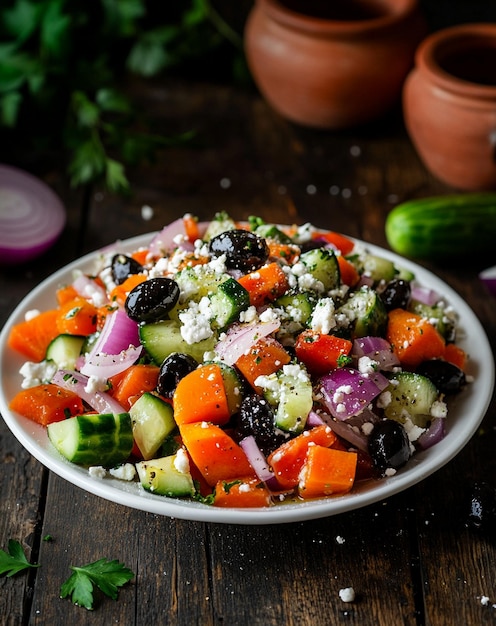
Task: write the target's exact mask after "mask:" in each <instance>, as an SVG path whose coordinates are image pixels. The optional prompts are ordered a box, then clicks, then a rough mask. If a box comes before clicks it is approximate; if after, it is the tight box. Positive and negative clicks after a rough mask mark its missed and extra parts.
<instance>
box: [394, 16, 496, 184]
mask: <svg viewBox="0 0 496 626" xmlns="http://www.w3.org/2000/svg"><path fill="white" fill-rule="evenodd" d="M403 110H404V118H405V124H406V127H407V130H408V133H409V135H410V137H411V140H412V143H413V144H414V146H415V148H416V149H417V152H418V154H419V156H420V158H421V159H422V161H423V162H424V163H425V165H426V167H427V168H428V169H429V170H430V171H431V173H432V174H434V176H436V177H437V178H439V179H440V180H441V181H443V182H445V183H447V184H448V185H451V186H454V187H457V188H459V189H464V190H472V191H477V190H479V191H483V190H489V189H494V188H496V24H464V25H461V26H453V27H450V28H445V29H443V30H440V31H438V32H436V33H433V34H432V35H430V36H429V37H427V38H426V39H425V41H423V42H422V44H421V45H420V46H419V48H418V50H417V53H416V60H415V69H414V70H412V72H411V74H410V75H409V77H408V79H407V81H406V82H405V86H404V92H403Z"/></svg>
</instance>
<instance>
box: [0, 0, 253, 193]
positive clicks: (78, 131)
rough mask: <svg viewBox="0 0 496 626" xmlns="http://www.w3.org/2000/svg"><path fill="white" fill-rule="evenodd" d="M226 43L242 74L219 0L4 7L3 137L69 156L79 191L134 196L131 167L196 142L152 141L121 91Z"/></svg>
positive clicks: (31, 2) (236, 41)
mask: <svg viewBox="0 0 496 626" xmlns="http://www.w3.org/2000/svg"><path fill="white" fill-rule="evenodd" d="M176 4H177V6H176ZM171 5H172V6H171ZM225 42H229V45H230V49H231V50H232V51H233V67H234V66H235V65H236V63H238V65H239V59H240V58H242V53H241V52H240V51H241V48H242V46H241V40H240V38H239V37H238V36H237V35H236V33H235V32H234V30H233V29H231V28H230V27H229V26H228V24H227V23H226V22H225V21H224V20H223V19H222V18H221V16H220V15H219V14H218V12H216V11H215V10H214V9H213V7H212V6H211V4H210V2H209V0H187V1H185V2H181V3H157V2H153V0H148V1H147V0H94V1H93V2H86V1H85V0H4V2H2V7H1V8H0V132H2V133H3V134H5V136H7V138H8V139H10V141H9V144H10V145H16V144H18V143H20V144H21V145H22V147H23V149H24V150H25V151H28V150H29V151H31V152H33V151H34V152H35V153H37V154H41V155H43V154H44V153H47V152H48V151H50V150H51V151H54V152H57V151H59V152H60V151H61V150H62V153H63V154H64V155H67V158H66V160H67V162H68V174H69V176H70V180H71V182H72V184H73V185H75V186H79V185H84V184H87V183H94V182H103V183H105V184H106V186H107V188H109V189H110V190H112V191H123V190H126V189H127V188H128V179H127V176H126V166H128V165H130V164H134V163H137V162H140V161H142V160H143V159H146V158H148V157H150V156H152V155H153V153H154V151H155V150H156V149H158V148H161V147H164V146H168V145H171V144H178V143H180V142H184V141H188V140H189V139H190V137H191V135H192V133H185V134H183V135H179V136H177V137H176V136H173V137H163V136H157V135H156V134H154V133H150V132H149V131H148V128H147V121H146V119H144V118H143V116H142V115H140V113H139V112H138V110H137V107H135V106H134V104H133V102H132V101H131V100H130V99H129V98H128V97H126V96H125V95H124V93H123V90H122V89H121V88H120V85H121V84H122V83H123V82H124V80H125V79H126V77H127V76H128V75H130V74H139V75H141V76H142V77H145V78H150V77H153V76H157V75H158V74H159V73H161V72H167V71H173V70H174V68H178V67H182V66H183V65H184V64H187V63H188V61H190V60H191V59H193V58H195V59H199V58H202V57H203V56H204V55H205V53H206V52H207V51H209V50H212V49H215V48H218V47H219V46H221V45H223V44H225ZM9 133H10V135H9ZM64 158H65V156H64Z"/></svg>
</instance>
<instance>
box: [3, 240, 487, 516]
mask: <svg viewBox="0 0 496 626" xmlns="http://www.w3.org/2000/svg"><path fill="white" fill-rule="evenodd" d="M151 237H152V235H143V236H139V237H134V238H133V239H128V240H126V241H124V242H121V243H120V244H119V250H120V251H122V252H131V251H132V250H135V249H136V248H138V247H139V246H146V245H147V244H148V243H149V241H150V239H151ZM363 245H365V246H366V247H367V248H368V249H369V250H370V252H372V253H375V254H379V255H382V256H383V257H385V258H388V259H391V260H393V261H394V262H395V263H396V264H397V265H398V266H402V267H404V268H406V269H409V270H411V271H413V272H414V273H415V275H416V278H417V279H418V281H419V282H420V283H421V284H422V285H424V286H428V287H430V288H432V289H435V290H436V291H437V292H439V293H440V294H442V295H443V296H444V297H445V298H446V299H447V300H448V302H449V303H450V304H451V305H452V306H453V307H454V309H455V310H456V311H457V312H458V314H459V316H460V326H461V327H462V328H463V330H464V331H465V333H466V339H464V340H462V341H460V345H461V346H462V347H464V348H465V349H466V350H467V352H468V353H469V355H470V357H471V358H470V361H469V366H468V374H469V375H471V376H473V379H474V381H473V383H471V384H470V385H468V386H467V388H466V389H465V390H464V391H463V392H462V393H461V394H460V395H459V396H457V397H456V398H455V399H454V400H453V401H450V404H449V417H448V420H449V422H448V431H447V435H446V437H445V438H444V439H443V441H441V442H440V443H438V444H437V445H435V446H433V447H432V448H430V449H428V450H425V451H423V452H421V453H418V454H416V455H415V456H414V457H413V458H412V459H411V460H410V462H409V463H408V465H407V466H406V467H405V468H403V469H402V470H400V471H399V472H398V473H397V474H396V475H395V476H392V477H390V478H385V479H381V480H376V481H375V480H374V481H367V482H364V483H362V484H359V485H358V486H357V487H355V488H354V490H353V492H351V493H349V494H346V495H343V496H339V497H333V498H326V499H322V500H315V501H310V502H303V503H294V504H284V505H281V506H274V507H271V508H266V509H265V508H264V509H262V508H260V509H224V508H215V507H212V506H208V505H204V504H201V503H198V502H189V501H182V500H176V499H172V498H165V497H162V496H156V495H152V494H149V493H146V492H144V491H143V490H142V489H141V488H140V487H139V485H138V484H137V483H127V482H124V481H121V480H118V479H115V478H104V479H103V480H102V479H95V478H92V477H90V476H89V474H88V471H87V470H85V469H83V468H81V467H78V466H76V465H72V464H70V463H68V462H67V461H65V460H64V459H63V458H62V457H61V456H60V455H59V454H58V453H57V452H56V451H55V450H54V448H53V447H52V446H51V444H50V442H49V440H48V437H47V434H46V430H45V429H44V428H43V427H41V426H38V425H37V424H34V423H33V422H31V421H29V420H27V419H25V418H23V417H20V416H19V415H17V414H15V413H13V412H12V411H10V410H9V408H8V403H9V400H10V399H11V398H12V397H13V396H14V395H15V393H16V392H17V391H18V390H19V388H20V383H21V377H20V375H19V368H20V367H21V365H22V363H23V358H22V357H20V356H19V355H17V354H14V353H13V352H12V351H11V350H10V349H9V348H8V347H7V338H8V335H9V332H10V329H11V327H12V325H13V324H15V323H17V322H19V321H21V320H23V319H24V314H25V313H26V311H29V310H31V309H39V310H44V309H48V308H53V307H54V306H55V290H56V288H57V287H58V286H59V285H61V284H63V283H66V282H68V281H70V279H71V276H72V272H73V271H74V270H76V269H80V270H82V271H85V270H90V269H91V268H92V266H93V263H94V261H95V258H96V255H97V254H98V252H95V253H91V254H88V255H86V256H84V257H83V258H81V259H79V260H77V261H75V262H74V263H71V264H70V265H68V266H67V267H65V268H63V269H61V270H59V271H58V272H56V273H55V274H53V275H52V276H51V277H49V278H47V279H46V280H45V281H44V282H42V283H41V284H40V285H39V286H38V287H37V288H36V289H34V290H33V291H32V292H31V293H30V294H29V295H28V296H27V297H26V298H25V299H24V300H23V301H22V302H21V303H20V304H19V306H18V307H17V308H16V309H15V311H14V312H13V313H12V315H11V316H10V318H9V320H8V321H7V323H6V324H5V326H4V328H3V330H2V333H1V334H0V354H1V360H0V380H1V387H0V411H1V413H2V416H3V418H4V420H5V422H6V423H7V425H8V426H9V428H10V430H11V431H12V432H13V434H14V435H15V436H16V437H17V439H18V440H19V441H20V443H21V444H22V445H23V446H24V447H25V448H26V449H27V450H28V451H29V452H30V453H31V454H32V455H33V456H34V457H36V458H37V459H38V460H39V461H40V462H41V463H43V464H44V465H45V466H46V467H48V468H49V469H50V470H52V471H53V472H55V473H56V474H58V475H59V476H62V477H63V478H65V479H66V480H68V481H69V482H71V483H73V484H74V485H77V486H78V487H80V488H82V489H84V490H86V491H88V492H89V493H92V494H95V495H98V496H100V497H102V498H105V499H107V500H110V501H112V502H116V503H118V504H122V505H124V506H128V507H132V508H135V509H139V510H142V511H148V512H150V513H155V514H158V515H167V516H170V517H176V518H180V519H187V520H195V521H204V522H207V521H208V522H217V523H233V524H275V523H283V522H296V521H302V520H308V519H315V518H320V517H326V516H330V515H335V514H338V513H343V512H345V511H351V510H353V509H357V508H359V507H363V506H366V505H369V504H372V503H374V502H377V501H380V500H383V499H385V498H388V497H390V496H392V495H393V494H395V493H398V492H400V491H403V490H404V489H407V488H408V487H411V486H412V485H414V484H416V483H418V482H420V481H421V480H423V479H424V478H426V477H427V476H429V475H430V474H432V473H433V472H435V471H436V470H438V469H439V468H441V467H442V466H443V465H445V464H446V463H447V462H448V461H450V460H451V459H452V458H453V457H454V456H455V455H456V454H457V453H458V452H460V450H461V449H462V448H463V447H464V446H465V445H466V444H467V442H468V441H469V440H470V438H471V437H472V435H473V434H474V433H475V431H476V430H477V428H478V426H479V424H480V422H481V421H482V419H483V417H484V415H485V413H486V410H487V408H488V406H489V402H490V400H491V396H492V392H493V387H494V360H493V355H492V351H491V348H490V345H489V342H488V340H487V337H486V334H485V332H484V329H483V328H482V325H481V324H480V322H479V320H478V319H477V317H476V316H475V314H474V313H473V311H472V310H471V309H470V308H469V307H468V306H467V304H466V303H465V302H464V300H462V298H461V297H460V296H459V295H458V294H457V293H456V292H455V291H454V290H453V289H451V288H450V287H449V286H448V285H446V283H444V282H443V281H442V280H440V279H439V278H437V277H436V276H434V275H433V274H432V273H431V272H428V271H427V270H425V269H424V268H422V267H420V266H418V265H416V264H414V263H412V262H410V261H408V260H405V259H402V258H401V257H399V256H397V255H395V254H393V253H391V252H389V251H386V250H383V249H382V248H378V247H376V246H373V245H370V244H363Z"/></svg>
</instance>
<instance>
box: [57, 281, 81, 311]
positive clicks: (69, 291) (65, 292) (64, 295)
mask: <svg viewBox="0 0 496 626" xmlns="http://www.w3.org/2000/svg"><path fill="white" fill-rule="evenodd" d="M78 297H79V294H78V292H77V291H76V290H75V289H74V287H73V286H72V285H65V286H64V287H60V288H59V289H57V293H56V298H57V303H58V305H59V306H60V305H62V304H65V303H66V302H69V301H70V300H75V299H76V298H78Z"/></svg>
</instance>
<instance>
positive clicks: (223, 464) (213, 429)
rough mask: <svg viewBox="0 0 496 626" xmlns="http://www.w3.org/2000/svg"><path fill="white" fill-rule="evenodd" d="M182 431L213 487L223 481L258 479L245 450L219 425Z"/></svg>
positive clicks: (206, 424)
mask: <svg viewBox="0 0 496 626" xmlns="http://www.w3.org/2000/svg"><path fill="white" fill-rule="evenodd" d="M179 432H180V434H181V438H182V440H183V443H184V445H185V447H186V449H187V451H188V454H189V455H190V456H191V458H192V460H193V463H194V464H195V465H196V467H197V468H198V469H199V470H200V472H201V474H202V476H203V478H204V479H205V481H206V482H207V483H208V484H209V485H210V486H211V487H215V485H216V484H217V483H218V481H219V480H232V479H235V478H239V477H240V476H253V477H255V475H256V474H255V471H254V469H253V468H252V466H251V465H250V462H249V461H248V458H247V456H246V454H245V453H244V451H243V450H242V448H241V447H240V446H239V445H238V444H237V443H236V442H235V441H234V439H233V438H232V437H230V436H229V435H228V434H227V433H226V432H225V431H224V430H222V428H221V427H220V426H218V425H217V424H211V423H209V422H194V423H191V424H181V425H180V426H179Z"/></svg>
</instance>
